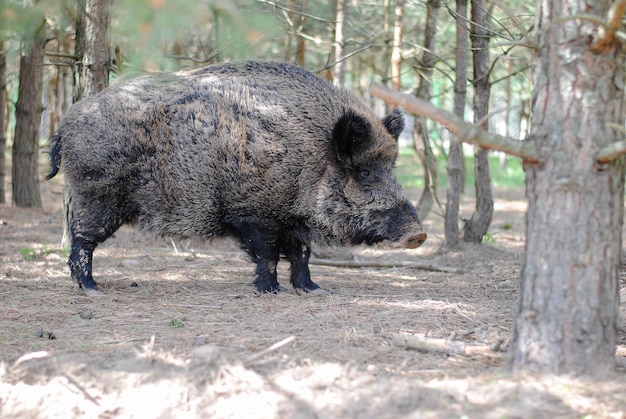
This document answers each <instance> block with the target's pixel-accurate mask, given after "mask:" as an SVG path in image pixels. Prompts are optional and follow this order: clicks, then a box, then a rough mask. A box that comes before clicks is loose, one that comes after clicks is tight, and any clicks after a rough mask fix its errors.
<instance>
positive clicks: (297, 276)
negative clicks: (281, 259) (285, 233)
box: [281, 240, 330, 295]
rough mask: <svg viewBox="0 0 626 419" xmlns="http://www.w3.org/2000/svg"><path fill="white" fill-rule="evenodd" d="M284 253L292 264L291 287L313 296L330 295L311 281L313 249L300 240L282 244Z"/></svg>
mask: <svg viewBox="0 0 626 419" xmlns="http://www.w3.org/2000/svg"><path fill="white" fill-rule="evenodd" d="M281 247H282V251H283V253H284V254H285V257H286V258H287V260H288V261H289V263H290V264H291V285H293V288H294V289H295V290H296V292H298V291H304V292H308V293H312V294H320V295H329V294H330V293H329V292H328V291H326V290H325V289H322V288H320V286H319V285H317V284H316V283H315V282H313V281H312V280H311V272H310V271H309V258H310V256H311V248H310V247H309V246H307V245H306V244H305V243H302V242H300V241H299V240H291V241H288V242H286V243H283V244H282V246H281Z"/></svg>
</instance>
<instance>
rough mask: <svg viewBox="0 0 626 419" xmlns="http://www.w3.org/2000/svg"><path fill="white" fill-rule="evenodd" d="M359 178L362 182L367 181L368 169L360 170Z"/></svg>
mask: <svg viewBox="0 0 626 419" xmlns="http://www.w3.org/2000/svg"><path fill="white" fill-rule="evenodd" d="M359 177H360V178H361V179H362V180H366V179H369V177H370V171H369V170H368V169H361V171H360V172H359Z"/></svg>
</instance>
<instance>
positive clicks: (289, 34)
mask: <svg viewBox="0 0 626 419" xmlns="http://www.w3.org/2000/svg"><path fill="white" fill-rule="evenodd" d="M295 7H296V0H289V1H288V2H287V8H288V9H289V10H294V9H295ZM287 19H288V22H287V31H286V33H285V49H284V51H283V59H284V61H285V62H287V63H290V62H292V59H293V57H292V55H293V46H292V44H293V35H294V34H295V32H296V28H295V27H294V21H295V14H294V13H293V12H289V13H287Z"/></svg>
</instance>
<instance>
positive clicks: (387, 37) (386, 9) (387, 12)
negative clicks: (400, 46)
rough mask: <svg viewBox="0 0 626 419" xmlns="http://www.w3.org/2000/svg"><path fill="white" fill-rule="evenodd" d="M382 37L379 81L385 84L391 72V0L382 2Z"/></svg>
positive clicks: (386, 106)
mask: <svg viewBox="0 0 626 419" xmlns="http://www.w3.org/2000/svg"><path fill="white" fill-rule="evenodd" d="M383 37H384V38H383V44H384V47H383V57H382V59H383V68H382V74H381V81H382V82H383V83H385V84H387V83H388V82H389V73H390V72H391V70H390V68H391V47H392V45H393V34H392V32H391V0H383ZM385 108H389V106H388V104H387V103H386V104H385ZM387 110H388V109H387Z"/></svg>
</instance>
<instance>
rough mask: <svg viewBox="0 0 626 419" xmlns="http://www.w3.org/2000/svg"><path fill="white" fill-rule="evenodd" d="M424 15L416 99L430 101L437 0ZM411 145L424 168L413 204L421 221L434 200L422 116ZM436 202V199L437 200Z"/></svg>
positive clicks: (433, 165)
mask: <svg viewBox="0 0 626 419" xmlns="http://www.w3.org/2000/svg"><path fill="white" fill-rule="evenodd" d="M427 6H428V12H427V17H426V28H425V30H424V53H423V55H422V59H421V63H420V68H419V84H418V86H419V87H418V89H417V95H416V96H417V97H418V98H420V99H424V100H428V101H430V99H431V97H432V95H433V86H432V83H431V80H432V77H433V72H434V69H435V64H436V63H437V57H436V56H435V54H434V52H435V46H436V43H435V41H436V38H435V35H436V33H437V21H438V17H439V9H440V8H441V1H440V0H428V4H427ZM413 133H414V134H413V136H414V144H415V149H416V151H417V154H418V156H419V158H420V160H421V161H422V164H423V166H424V183H425V185H424V191H423V192H422V196H421V197H420V200H419V202H418V204H417V208H416V210H417V214H418V215H419V217H420V219H421V220H424V219H425V218H426V216H427V215H428V213H429V212H430V210H431V209H432V206H433V203H434V201H435V199H437V159H436V158H435V154H434V153H433V150H432V146H431V142H430V135H429V133H428V129H427V127H426V119H425V118H424V117H423V116H419V115H416V116H415V129H414V131H413ZM437 201H438V199H437Z"/></svg>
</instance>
